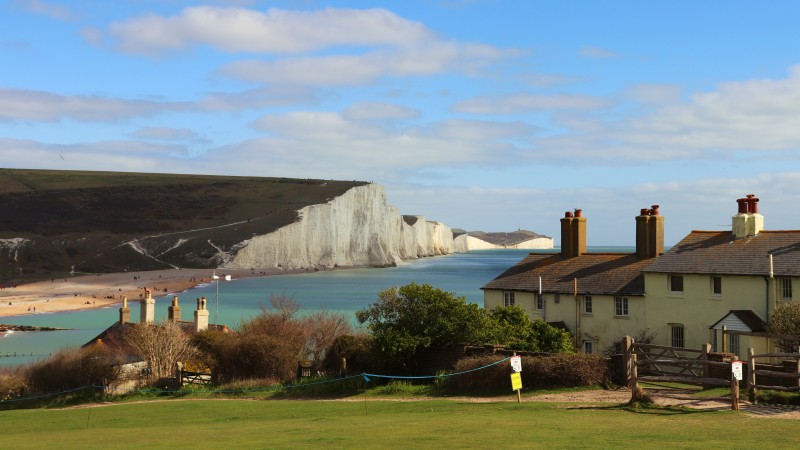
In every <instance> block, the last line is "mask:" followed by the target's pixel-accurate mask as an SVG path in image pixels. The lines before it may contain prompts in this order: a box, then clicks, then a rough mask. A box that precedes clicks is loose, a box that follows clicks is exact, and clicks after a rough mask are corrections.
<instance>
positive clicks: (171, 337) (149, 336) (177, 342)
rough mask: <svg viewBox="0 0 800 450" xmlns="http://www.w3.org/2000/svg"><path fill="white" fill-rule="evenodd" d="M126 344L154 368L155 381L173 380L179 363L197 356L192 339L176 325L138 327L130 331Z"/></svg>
mask: <svg viewBox="0 0 800 450" xmlns="http://www.w3.org/2000/svg"><path fill="white" fill-rule="evenodd" d="M124 340H125V343H126V344H128V345H129V346H131V348H133V349H134V350H135V351H136V353H137V354H138V355H139V356H141V357H142V358H143V359H144V360H145V362H147V364H148V366H150V371H151V372H150V376H151V379H158V378H169V377H172V376H173V374H174V371H175V364H176V363H177V362H179V361H184V360H186V359H189V358H191V357H193V356H195V354H196V353H197V349H196V348H195V347H194V346H193V345H192V343H191V338H190V337H189V336H188V335H187V334H186V333H184V332H183V330H181V329H180V327H178V325H176V324H174V323H172V322H164V323H161V324H157V325H147V324H141V323H138V324H136V325H135V326H133V327H131V328H129V329H128V330H127V332H126V334H125V337H124Z"/></svg>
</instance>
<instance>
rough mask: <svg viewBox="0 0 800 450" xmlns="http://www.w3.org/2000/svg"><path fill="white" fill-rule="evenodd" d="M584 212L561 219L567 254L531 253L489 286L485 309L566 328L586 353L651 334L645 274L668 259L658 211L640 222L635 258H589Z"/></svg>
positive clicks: (645, 213)
mask: <svg viewBox="0 0 800 450" xmlns="http://www.w3.org/2000/svg"><path fill="white" fill-rule="evenodd" d="M586 226H587V219H586V218H585V217H583V214H582V211H581V210H575V213H574V214H573V213H571V212H567V213H566V214H565V217H564V218H562V219H561V252H560V253H555V254H553V253H531V254H529V255H528V256H527V257H525V258H524V259H523V260H522V261H520V262H519V263H517V264H516V265H515V266H513V267H511V268H510V269H508V270H507V271H505V272H504V273H502V274H501V275H500V276H498V277H497V278H495V279H494V280H492V281H491V282H489V283H487V284H486V285H485V286H483V288H482V289H483V290H484V306H485V307H486V308H487V309H492V308H495V307H497V306H502V305H512V304H513V305H517V306H521V307H522V308H524V309H525V310H526V311H527V312H528V314H529V315H530V317H531V318H532V319H542V320H544V321H545V322H548V323H551V324H554V325H557V326H561V327H564V328H566V329H567V330H569V331H570V332H572V333H573V334H574V335H575V336H576V346H578V347H579V348H580V349H581V350H582V351H584V352H586V353H596V352H600V351H602V349H604V348H605V347H608V346H610V345H612V344H613V343H614V341H616V340H618V339H620V338H621V337H622V336H624V335H625V334H635V333H636V332H637V331H638V330H642V329H645V328H647V324H646V322H645V317H646V314H645V312H646V311H645V299H644V294H645V289H644V275H643V274H642V269H644V268H645V267H647V266H648V265H650V264H651V263H652V262H653V258H655V257H656V256H658V255H659V254H661V253H663V251H664V250H663V249H664V218H663V217H661V216H660V215H659V214H658V205H654V206H653V207H652V208H650V209H643V210H641V212H640V215H639V216H638V217H636V252H635V253H588V252H587V251H586Z"/></svg>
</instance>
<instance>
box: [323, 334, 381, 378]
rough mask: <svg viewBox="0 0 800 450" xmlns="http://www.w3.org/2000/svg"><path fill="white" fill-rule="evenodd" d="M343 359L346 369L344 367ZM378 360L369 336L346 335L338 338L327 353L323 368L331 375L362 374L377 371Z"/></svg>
mask: <svg viewBox="0 0 800 450" xmlns="http://www.w3.org/2000/svg"><path fill="white" fill-rule="evenodd" d="M342 358H344V359H345V364H346V367H342ZM377 360H378V358H377V357H376V356H375V348H374V346H373V345H372V338H371V337H370V336H369V335H367V334H357V335H344V336H339V337H337V338H336V339H335V340H334V341H333V344H332V345H331V346H330V348H329V349H328V350H327V351H326V352H325V359H324V360H323V362H322V368H323V369H324V370H325V371H326V372H327V373H329V374H331V375H344V374H348V373H361V372H365V371H372V370H376V369H377V366H376V364H375V361H377Z"/></svg>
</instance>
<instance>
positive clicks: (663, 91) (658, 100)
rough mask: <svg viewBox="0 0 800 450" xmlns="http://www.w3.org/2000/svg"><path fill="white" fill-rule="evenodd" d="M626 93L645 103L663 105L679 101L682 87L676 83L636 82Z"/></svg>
mask: <svg viewBox="0 0 800 450" xmlns="http://www.w3.org/2000/svg"><path fill="white" fill-rule="evenodd" d="M626 94H627V95H629V96H630V97H632V98H634V99H635V100H638V101H640V102H642V103H645V104H652V105H664V104H670V103H676V102H678V101H680V100H681V97H682V95H683V88H681V87H680V86H678V85H676V84H637V85H636V86H633V87H631V88H629V89H628V90H627V91H626Z"/></svg>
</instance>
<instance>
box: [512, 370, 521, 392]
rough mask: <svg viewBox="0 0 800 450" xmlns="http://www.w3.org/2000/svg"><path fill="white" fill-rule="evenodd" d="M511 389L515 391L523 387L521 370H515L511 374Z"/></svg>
mask: <svg viewBox="0 0 800 450" xmlns="http://www.w3.org/2000/svg"><path fill="white" fill-rule="evenodd" d="M511 389H512V390H514V391H518V390H520V389H522V374H521V373H519V372H514V373H512V374H511Z"/></svg>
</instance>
